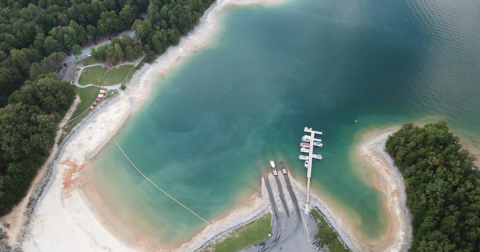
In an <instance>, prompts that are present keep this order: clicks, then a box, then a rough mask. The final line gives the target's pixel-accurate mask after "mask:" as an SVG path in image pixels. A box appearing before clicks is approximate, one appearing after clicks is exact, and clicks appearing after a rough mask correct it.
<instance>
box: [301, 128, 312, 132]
mask: <svg viewBox="0 0 480 252" xmlns="http://www.w3.org/2000/svg"><path fill="white" fill-rule="evenodd" d="M311 130H312V128H309V127H305V128H304V129H303V131H305V132H309V131H311Z"/></svg>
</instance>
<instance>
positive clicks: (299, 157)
mask: <svg viewBox="0 0 480 252" xmlns="http://www.w3.org/2000/svg"><path fill="white" fill-rule="evenodd" d="M298 159H300V160H308V156H304V155H300V156H298Z"/></svg>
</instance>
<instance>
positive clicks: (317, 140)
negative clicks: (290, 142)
mask: <svg viewBox="0 0 480 252" xmlns="http://www.w3.org/2000/svg"><path fill="white" fill-rule="evenodd" d="M313 141H316V142H320V143H321V142H322V139H317V138H314V139H313Z"/></svg>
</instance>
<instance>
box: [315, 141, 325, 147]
mask: <svg viewBox="0 0 480 252" xmlns="http://www.w3.org/2000/svg"><path fill="white" fill-rule="evenodd" d="M313 145H315V146H317V147H322V146H323V144H322V143H321V142H319V141H316V142H313Z"/></svg>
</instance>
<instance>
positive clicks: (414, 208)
mask: <svg viewBox="0 0 480 252" xmlns="http://www.w3.org/2000/svg"><path fill="white" fill-rule="evenodd" d="M387 151H388V153H389V154H390V155H391V156H392V157H393V159H394V161H395V164H396V165H397V166H398V168H399V169H400V170H401V172H402V174H403V177H404V179H405V186H406V190H407V206H408V208H409V209H410V211H411V213H412V214H413V221H412V225H413V242H412V247H411V248H410V251H424V252H437V251H480V171H479V170H478V167H474V165H473V162H474V160H475V158H474V157H473V156H472V155H471V154H470V153H469V152H468V151H467V150H463V149H462V146H461V145H460V144H459V138H458V137H456V136H455V135H453V134H452V133H451V132H449V129H448V126H447V123H445V122H437V123H432V124H426V125H425V126H424V127H418V126H414V125H413V124H406V125H404V126H403V127H402V129H400V130H399V131H398V132H396V133H395V134H393V135H392V136H390V137H389V139H388V141H387Z"/></svg>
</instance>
